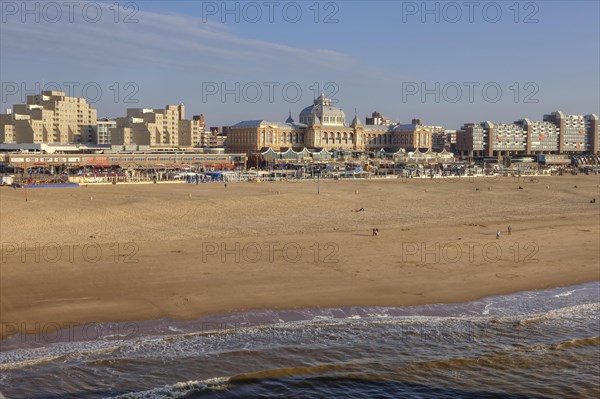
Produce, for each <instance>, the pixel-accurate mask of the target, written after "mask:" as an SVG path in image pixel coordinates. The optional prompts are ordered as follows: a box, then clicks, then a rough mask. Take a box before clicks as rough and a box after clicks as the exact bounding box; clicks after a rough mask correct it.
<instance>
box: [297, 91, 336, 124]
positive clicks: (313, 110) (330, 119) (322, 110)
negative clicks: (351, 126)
mask: <svg viewBox="0 0 600 399" xmlns="http://www.w3.org/2000/svg"><path fill="white" fill-rule="evenodd" d="M314 116H316V117H318V119H319V121H320V122H321V124H322V125H323V126H346V114H345V113H344V111H342V110H341V109H340V108H337V107H335V106H333V105H331V99H329V98H327V97H325V95H324V94H321V95H320V96H319V97H318V98H317V99H316V100H314V103H313V105H311V106H309V107H306V108H304V109H303V110H302V111H301V112H300V123H306V124H307V125H308V124H310V122H311V121H312V120H314Z"/></svg>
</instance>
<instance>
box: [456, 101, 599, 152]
mask: <svg viewBox="0 0 600 399" xmlns="http://www.w3.org/2000/svg"><path fill="white" fill-rule="evenodd" d="M599 147H600V146H599V138H598V117H597V116H596V115H594V114H590V115H565V114H563V113H562V112H560V111H556V112H552V113H551V114H548V115H544V120H543V121H530V120H529V119H521V120H519V121H516V122H514V123H512V124H503V123H498V124H496V123H493V122H490V121H487V122H482V123H467V124H465V125H463V127H462V128H461V130H460V131H459V132H458V133H457V139H456V149H457V151H459V152H460V153H461V154H462V155H467V156H488V157H492V156H500V155H537V154H567V155H576V154H582V153H591V154H598V148H599Z"/></svg>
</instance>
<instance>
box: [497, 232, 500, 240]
mask: <svg viewBox="0 0 600 399" xmlns="http://www.w3.org/2000/svg"><path fill="white" fill-rule="evenodd" d="M499 239H500V230H498V231H497V232H496V240H499Z"/></svg>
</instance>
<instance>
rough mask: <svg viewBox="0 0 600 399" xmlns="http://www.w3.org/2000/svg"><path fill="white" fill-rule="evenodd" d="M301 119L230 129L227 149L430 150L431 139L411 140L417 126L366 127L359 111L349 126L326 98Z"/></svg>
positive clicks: (248, 123) (242, 124)
mask: <svg viewBox="0 0 600 399" xmlns="http://www.w3.org/2000/svg"><path fill="white" fill-rule="evenodd" d="M299 117H300V119H299V122H295V121H294V119H293V118H292V113H291V110H290V114H289V117H288V118H287V120H286V121H285V122H270V121H266V120H262V119H261V120H250V121H243V122H240V123H237V124H235V125H233V126H230V127H229V128H228V132H227V149H228V151H230V152H233V153H241V152H245V153H247V154H248V155H251V154H253V153H257V152H262V151H264V150H265V149H268V148H271V149H272V150H274V151H287V150H288V149H289V148H294V149H302V148H308V149H326V150H337V151H343V152H353V153H360V152H368V151H379V150H381V149H394V148H398V147H407V148H408V147H410V146H411V145H414V144H418V145H424V146H426V147H427V146H428V147H429V148H431V140H430V137H428V138H425V139H424V140H423V141H418V142H417V141H416V140H414V139H413V138H412V136H413V135H414V134H416V133H415V130H416V128H415V127H414V125H398V124H396V125H391V124H390V125H363V123H362V122H361V121H360V119H359V118H358V115H357V113H356V111H355V116H354V119H353V120H352V122H351V123H350V125H348V124H347V122H346V114H345V113H344V111H343V110H342V109H341V108H338V107H336V106H335V105H333V104H332V101H331V99H329V98H327V97H326V96H325V95H324V94H321V95H320V96H319V97H318V98H317V99H315V100H314V101H313V104H312V105H310V106H308V107H306V108H304V109H303V110H302V111H301V112H300V115H299ZM429 135H430V133H429ZM403 136H407V137H406V138H404V137H403ZM408 136H410V137H408Z"/></svg>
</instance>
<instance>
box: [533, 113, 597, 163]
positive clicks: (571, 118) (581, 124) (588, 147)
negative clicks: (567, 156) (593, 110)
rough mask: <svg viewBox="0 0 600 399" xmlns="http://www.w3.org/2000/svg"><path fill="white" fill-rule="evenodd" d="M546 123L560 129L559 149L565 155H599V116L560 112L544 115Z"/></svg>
mask: <svg viewBox="0 0 600 399" xmlns="http://www.w3.org/2000/svg"><path fill="white" fill-rule="evenodd" d="M544 121H548V122H550V123H553V124H554V125H556V126H557V127H558V129H559V142H558V148H559V152H560V153H561V154H563V153H571V154H577V153H583V152H585V153H593V154H597V153H598V116H596V115H595V114H591V115H585V116H584V115H565V114H564V113H562V112H560V111H555V112H552V113H551V114H549V115H544Z"/></svg>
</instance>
